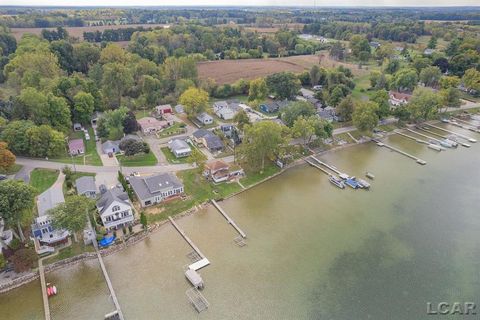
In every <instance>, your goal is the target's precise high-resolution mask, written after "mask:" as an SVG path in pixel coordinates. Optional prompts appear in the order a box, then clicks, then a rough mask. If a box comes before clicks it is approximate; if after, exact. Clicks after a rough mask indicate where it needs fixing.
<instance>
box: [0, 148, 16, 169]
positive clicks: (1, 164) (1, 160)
mask: <svg viewBox="0 0 480 320" xmlns="http://www.w3.org/2000/svg"><path fill="white" fill-rule="evenodd" d="M15 160H16V158H15V155H14V154H13V153H12V152H11V151H10V150H8V144H7V143H6V142H3V141H0V169H1V170H3V171H7V170H8V169H10V168H11V167H12V166H13V165H14V164H15Z"/></svg>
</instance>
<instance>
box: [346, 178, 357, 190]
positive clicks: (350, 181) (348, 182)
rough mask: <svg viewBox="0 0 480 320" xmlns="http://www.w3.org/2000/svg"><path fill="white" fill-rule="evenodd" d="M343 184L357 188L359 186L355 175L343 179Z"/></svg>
mask: <svg viewBox="0 0 480 320" xmlns="http://www.w3.org/2000/svg"><path fill="white" fill-rule="evenodd" d="M345 184H346V185H347V186H349V187H350V188H353V189H358V188H359V187H360V185H359V184H358V182H357V180H356V179H355V177H351V178H348V179H347V180H345Z"/></svg>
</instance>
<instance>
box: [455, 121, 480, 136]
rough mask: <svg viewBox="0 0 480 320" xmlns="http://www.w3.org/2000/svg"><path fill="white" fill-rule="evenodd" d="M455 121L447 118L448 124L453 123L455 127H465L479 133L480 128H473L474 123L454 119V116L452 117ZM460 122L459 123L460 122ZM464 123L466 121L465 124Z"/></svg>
mask: <svg viewBox="0 0 480 320" xmlns="http://www.w3.org/2000/svg"><path fill="white" fill-rule="evenodd" d="M453 119H454V120H455V121H451V120H447V121H448V123H449V124H451V125H454V126H456V127H459V128H462V129H465V130H470V131H473V132H476V133H480V130H478V129H477V128H475V126H474V125H472V124H470V123H468V122H466V121H463V120H461V119H456V118H453ZM460 122H461V123H460ZM464 123H466V124H467V125H465V124H464Z"/></svg>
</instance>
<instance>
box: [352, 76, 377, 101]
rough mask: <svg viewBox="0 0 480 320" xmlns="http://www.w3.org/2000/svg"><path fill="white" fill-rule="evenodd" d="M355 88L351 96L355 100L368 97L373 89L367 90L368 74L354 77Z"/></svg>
mask: <svg viewBox="0 0 480 320" xmlns="http://www.w3.org/2000/svg"><path fill="white" fill-rule="evenodd" d="M353 81H354V82H355V88H354V89H353V91H352V98H353V99H354V100H357V101H363V100H367V99H368V98H370V95H371V94H372V92H373V91H369V90H368V89H369V88H370V75H369V74H366V75H363V76H360V77H356V78H355V79H354V80H353Z"/></svg>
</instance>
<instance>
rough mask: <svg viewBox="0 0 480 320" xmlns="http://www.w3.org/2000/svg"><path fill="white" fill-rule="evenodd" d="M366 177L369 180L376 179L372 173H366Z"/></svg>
mask: <svg viewBox="0 0 480 320" xmlns="http://www.w3.org/2000/svg"><path fill="white" fill-rule="evenodd" d="M365 176H366V177H367V178H368V179H372V180H373V179H375V175H374V174H373V173H371V172H368V171H367V172H365Z"/></svg>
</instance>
